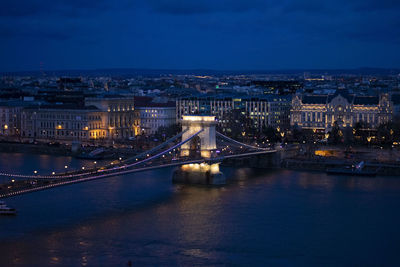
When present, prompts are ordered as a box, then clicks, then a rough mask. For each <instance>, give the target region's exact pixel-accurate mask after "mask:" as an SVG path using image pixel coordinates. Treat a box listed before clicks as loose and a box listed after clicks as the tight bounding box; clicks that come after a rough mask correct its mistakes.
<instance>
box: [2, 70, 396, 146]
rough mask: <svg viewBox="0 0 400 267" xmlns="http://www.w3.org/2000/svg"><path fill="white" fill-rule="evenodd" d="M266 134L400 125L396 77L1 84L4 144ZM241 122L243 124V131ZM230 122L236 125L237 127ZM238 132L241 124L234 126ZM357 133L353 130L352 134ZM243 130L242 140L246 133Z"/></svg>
mask: <svg viewBox="0 0 400 267" xmlns="http://www.w3.org/2000/svg"><path fill="white" fill-rule="evenodd" d="M187 114H205V115H214V116H216V118H217V120H218V127H219V129H222V131H224V132H227V133H229V132H230V131H231V130H232V129H231V128H232V127H234V126H235V125H236V127H237V125H240V127H243V128H246V127H248V128H249V127H251V128H252V129H253V132H252V133H253V135H254V131H255V132H260V133H262V132H265V131H268V129H274V130H278V131H281V134H282V137H283V136H285V134H289V133H290V132H293V130H295V129H298V130H305V131H307V130H309V131H312V132H314V133H319V134H321V135H322V136H323V135H324V134H327V133H329V132H331V131H332V129H333V128H335V127H339V128H343V129H344V128H354V127H356V126H357V125H358V126H359V125H362V128H363V129H371V130H372V129H376V128H378V127H379V126H380V125H382V124H387V123H389V122H392V121H393V120H395V119H397V118H399V116H400V76H399V75H396V74H393V75H391V76H390V75H386V76H371V75H365V76H357V75H350V74H349V75H347V74H342V75H336V76H335V75H316V74H314V75H310V74H306V73H304V74H291V75H278V74H276V75H262V74H257V75H256V74H254V75H227V74H226V75H225V74H220V75H214V76H213V75H183V74H182V75H180V74H176V75H159V76H156V75H153V76H152V75H149V76H147V77H144V76H143V77H142V76H136V77H127V78H111V77H103V76H99V77H79V78H78V77H61V78H59V77H47V76H41V77H19V76H3V77H2V78H1V79H0V138H2V139H10V140H14V141H26V140H29V141H32V140H40V141H44V142H55V141H57V142H72V141H80V142H89V141H90V142H99V143H101V142H109V141H114V140H132V139H135V137H136V136H139V135H141V136H153V135H157V134H159V133H160V129H164V130H165V129H166V128H168V127H171V126H174V125H176V124H179V123H180V119H181V118H182V116H183V115H187ZM243 122H246V123H243ZM235 123H236V124H235ZM238 123H239V124H238ZM358 126H357V127H358ZM246 130H247V129H243V134H246V133H247V132H249V131H246Z"/></svg>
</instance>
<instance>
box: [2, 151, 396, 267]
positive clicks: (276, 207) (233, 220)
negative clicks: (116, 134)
mask: <svg viewBox="0 0 400 267" xmlns="http://www.w3.org/2000/svg"><path fill="white" fill-rule="evenodd" d="M89 164H93V163H91V162H88V161H82V160H76V159H71V158H69V157H53V156H43V155H27V154H10V153H0V168H1V170H7V171H10V172H11V171H12V172H15V173H32V171H33V170H35V169H38V171H40V172H45V170H46V169H54V170H55V171H62V170H63V168H65V166H66V165H67V166H68V168H80V167H82V166H88V165H89ZM98 164H99V163H98ZM221 170H222V171H223V172H224V173H225V174H226V176H227V177H228V178H229V183H228V184H227V185H226V186H222V187H207V186H190V185H183V186H182V185H173V184H172V183H171V175H172V171H173V168H167V169H160V170H153V171H148V172H142V173H134V174H130V175H125V176H120V177H112V178H107V179H104V180H98V181H91V182H87V183H81V184H75V185H70V186H65V187H59V188H55V189H51V190H47V191H41V192H36V193H31V194H27V195H21V196H17V197H14V198H9V199H6V202H7V204H8V205H9V206H12V207H15V208H16V209H17V210H18V215H17V216H15V217H4V216H3V217H0V266H127V264H128V262H131V263H132V266H194V265H195V266H378V265H379V266H385V265H386V266H396V265H397V266H399V264H400V259H399V257H400V256H399V253H398V251H399V248H400V245H399V244H400V213H399V208H400V179H398V178H396V177H374V178H365V177H344V176H328V175H326V174H324V173H312V172H296V171H288V170H275V171H273V170H258V171H255V170H250V169H235V168H221ZM4 179H6V178H3V180H4Z"/></svg>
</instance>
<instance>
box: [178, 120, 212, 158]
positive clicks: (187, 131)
mask: <svg viewBox="0 0 400 267" xmlns="http://www.w3.org/2000/svg"><path fill="white" fill-rule="evenodd" d="M216 125H217V122H216V121H215V116H199V115H184V116H182V131H183V132H184V133H183V135H182V140H186V139H188V138H189V137H190V136H192V135H193V134H195V133H197V132H199V131H200V130H203V131H202V132H200V134H199V135H198V137H199V138H200V154H201V157H202V158H211V157H213V156H215V150H216V149H217V145H216V142H215V126H216ZM190 145H191V142H187V143H185V144H183V145H182V146H181V156H189V152H190Z"/></svg>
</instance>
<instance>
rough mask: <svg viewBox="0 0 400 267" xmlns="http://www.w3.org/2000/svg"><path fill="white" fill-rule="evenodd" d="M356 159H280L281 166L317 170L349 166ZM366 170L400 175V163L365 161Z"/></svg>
mask: <svg viewBox="0 0 400 267" xmlns="http://www.w3.org/2000/svg"><path fill="white" fill-rule="evenodd" d="M357 163H358V162H357V161H354V160H346V159H327V158H312V159H305V158H288V159H284V160H283V161H282V165H281V167H282V168H283V169H288V170H296V171H318V172H325V171H326V169H328V168H336V167H343V166H351V165H354V164H357ZM364 168H365V169H366V170H377V175H380V176H400V163H383V162H376V161H375V162H374V161H366V162H365V167H364Z"/></svg>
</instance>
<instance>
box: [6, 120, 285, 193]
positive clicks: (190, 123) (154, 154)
mask: <svg viewBox="0 0 400 267" xmlns="http://www.w3.org/2000/svg"><path fill="white" fill-rule="evenodd" d="M215 126H216V120H215V117H214V116H192V115H187V116H183V119H182V132H181V133H179V134H178V135H176V136H174V137H172V138H170V139H168V140H167V141H165V142H164V143H162V144H160V145H158V146H156V147H154V148H152V149H150V150H148V151H145V152H143V153H141V154H138V155H136V156H135V157H132V158H128V159H125V160H121V161H118V162H111V163H110V164H108V165H105V166H102V167H96V168H92V169H87V170H84V169H83V170H77V171H69V172H64V173H58V174H55V173H52V174H48V175H37V174H35V175H23V174H11V173H4V172H1V171H0V176H7V177H10V179H15V180H17V181H18V183H12V184H10V185H8V186H7V187H6V188H4V189H1V190H0V198H6V197H12V196H16V195H21V194H26V193H31V192H35V191H40V190H45V189H51V188H55V187H58V186H64V185H70V184H75V183H81V182H87V181H93V180H98V179H103V178H107V177H111V176H117V175H124V174H129V173H134V172H141V171H147V170H153V169H159V168H165V167H172V166H180V167H179V168H177V169H176V170H175V172H174V174H173V181H174V182H182V183H202V184H224V183H225V177H224V175H223V173H221V172H220V170H219V164H220V163H221V162H222V161H224V160H226V159H234V158H249V157H253V158H254V157H258V158H260V157H261V156H263V155H266V154H271V153H274V152H277V151H276V150H274V149H269V148H263V147H260V145H259V144H258V145H255V146H252V145H248V144H244V143H241V142H238V141H236V140H233V139H231V138H229V137H227V136H225V135H223V134H221V133H219V132H217V131H216V129H215ZM179 138H180V141H179ZM217 140H218V142H217ZM217 145H218V146H217ZM260 164H261V163H260Z"/></svg>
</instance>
